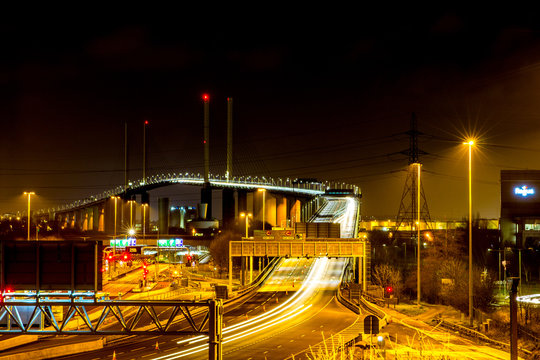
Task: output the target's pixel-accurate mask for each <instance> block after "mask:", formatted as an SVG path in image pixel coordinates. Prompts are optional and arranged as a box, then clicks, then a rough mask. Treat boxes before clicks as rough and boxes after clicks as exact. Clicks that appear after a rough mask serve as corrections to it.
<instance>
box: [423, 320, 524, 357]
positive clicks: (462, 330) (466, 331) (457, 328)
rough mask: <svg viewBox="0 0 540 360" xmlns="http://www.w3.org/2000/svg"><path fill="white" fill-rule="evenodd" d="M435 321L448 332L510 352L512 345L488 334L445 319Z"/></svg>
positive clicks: (521, 349)
mask: <svg viewBox="0 0 540 360" xmlns="http://www.w3.org/2000/svg"><path fill="white" fill-rule="evenodd" d="M433 321H434V322H436V323H437V326H440V327H442V328H445V329H448V330H452V331H454V332H458V333H459V334H460V335H465V336H467V337H470V338H473V339H476V340H480V341H483V342H485V343H488V344H490V345H495V346H500V347H502V348H504V349H506V350H510V344H507V343H504V342H501V341H497V340H494V339H492V338H490V337H489V336H487V335H486V334H482V333H481V332H479V331H476V330H474V329H471V328H468V327H466V326H462V325H459V324H454V323H451V322H449V321H446V320H443V319H433ZM518 349H519V350H520V351H523V352H524V353H525V354H527V355H531V354H532V352H531V351H529V350H527V349H523V348H521V347H518Z"/></svg>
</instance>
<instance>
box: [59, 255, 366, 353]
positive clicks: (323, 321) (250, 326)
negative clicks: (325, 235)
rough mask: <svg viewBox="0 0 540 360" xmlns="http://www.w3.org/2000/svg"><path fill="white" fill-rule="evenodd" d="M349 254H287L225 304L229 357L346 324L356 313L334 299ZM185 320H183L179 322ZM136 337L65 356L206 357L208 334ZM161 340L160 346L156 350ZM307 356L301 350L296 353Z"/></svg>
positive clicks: (308, 339) (311, 340)
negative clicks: (256, 285)
mask: <svg viewBox="0 0 540 360" xmlns="http://www.w3.org/2000/svg"><path fill="white" fill-rule="evenodd" d="M344 264H345V260H344V259H339V260H337V259H334V260H330V259H326V258H323V259H315V260H314V259H310V260H308V259H285V260H283V262H282V264H281V266H280V267H279V268H278V269H276V270H275V272H274V273H273V275H272V276H271V277H270V278H269V279H268V280H267V281H266V283H265V284H264V286H263V287H261V288H260V289H259V291H257V292H256V293H255V294H254V295H253V296H251V297H249V298H247V299H245V300H243V301H241V302H239V303H236V304H232V305H230V306H227V307H226V309H225V310H226V313H225V316H224V329H223V353H224V359H250V358H251V359H253V360H254V359H283V358H286V357H289V356H290V355H291V354H298V353H301V352H302V351H304V350H306V349H307V348H308V347H309V345H315V344H317V343H319V342H320V341H321V340H322V339H323V334H324V336H326V337H327V336H330V335H332V334H335V333H337V332H338V331H341V330H342V329H345V328H346V327H348V326H350V325H351V324H353V323H354V322H355V321H356V320H357V316H356V315H355V314H353V313H352V312H350V311H349V310H347V309H345V308H343V307H342V306H341V305H340V304H339V303H337V301H336V300H335V293H336V290H337V287H338V286H339V280H340V276H341V273H342V271H343V268H344ZM179 326H180V325H179ZM132 339H133V342H131V343H128V344H118V345H116V346H114V347H107V348H106V349H103V350H100V351H94V352H90V353H86V354H80V355H77V356H72V357H65V358H64V359H95V360H97V359H103V358H107V357H111V356H112V354H113V351H114V352H115V356H116V358H117V359H118V360H120V359H137V358H139V359H159V360H165V359H181V358H189V359H205V358H207V356H208V345H207V343H206V342H207V338H206V337H202V336H201V337H191V338H178V337H176V338H175V337H169V336H160V337H145V338H142V337H138V338H137V339H135V338H132ZM156 342H157V343H158V347H159V350H156ZM295 358H296V359H300V358H303V356H302V355H298V356H297V357H295Z"/></svg>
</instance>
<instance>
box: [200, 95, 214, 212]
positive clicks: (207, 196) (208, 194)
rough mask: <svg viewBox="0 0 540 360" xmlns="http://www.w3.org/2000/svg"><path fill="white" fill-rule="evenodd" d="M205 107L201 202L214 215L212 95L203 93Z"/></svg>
mask: <svg viewBox="0 0 540 360" xmlns="http://www.w3.org/2000/svg"><path fill="white" fill-rule="evenodd" d="M202 98H203V107H204V133H203V146H204V185H203V188H202V189H201V203H203V204H208V210H207V214H208V215H207V216H208V217H210V218H211V217H212V187H211V186H210V96H209V95H208V94H203V96H202Z"/></svg>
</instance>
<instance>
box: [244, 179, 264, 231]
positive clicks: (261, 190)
mask: <svg viewBox="0 0 540 360" xmlns="http://www.w3.org/2000/svg"><path fill="white" fill-rule="evenodd" d="M257 191H258V192H262V203H263V208H262V223H263V228H262V229H263V231H264V216H265V212H264V210H265V209H264V206H265V205H266V189H258V190H257ZM246 237H247V235H246Z"/></svg>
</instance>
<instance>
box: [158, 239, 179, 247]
mask: <svg viewBox="0 0 540 360" xmlns="http://www.w3.org/2000/svg"><path fill="white" fill-rule="evenodd" d="M157 245H158V247H183V246H184V240H183V239H166V240H158V243H157Z"/></svg>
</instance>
